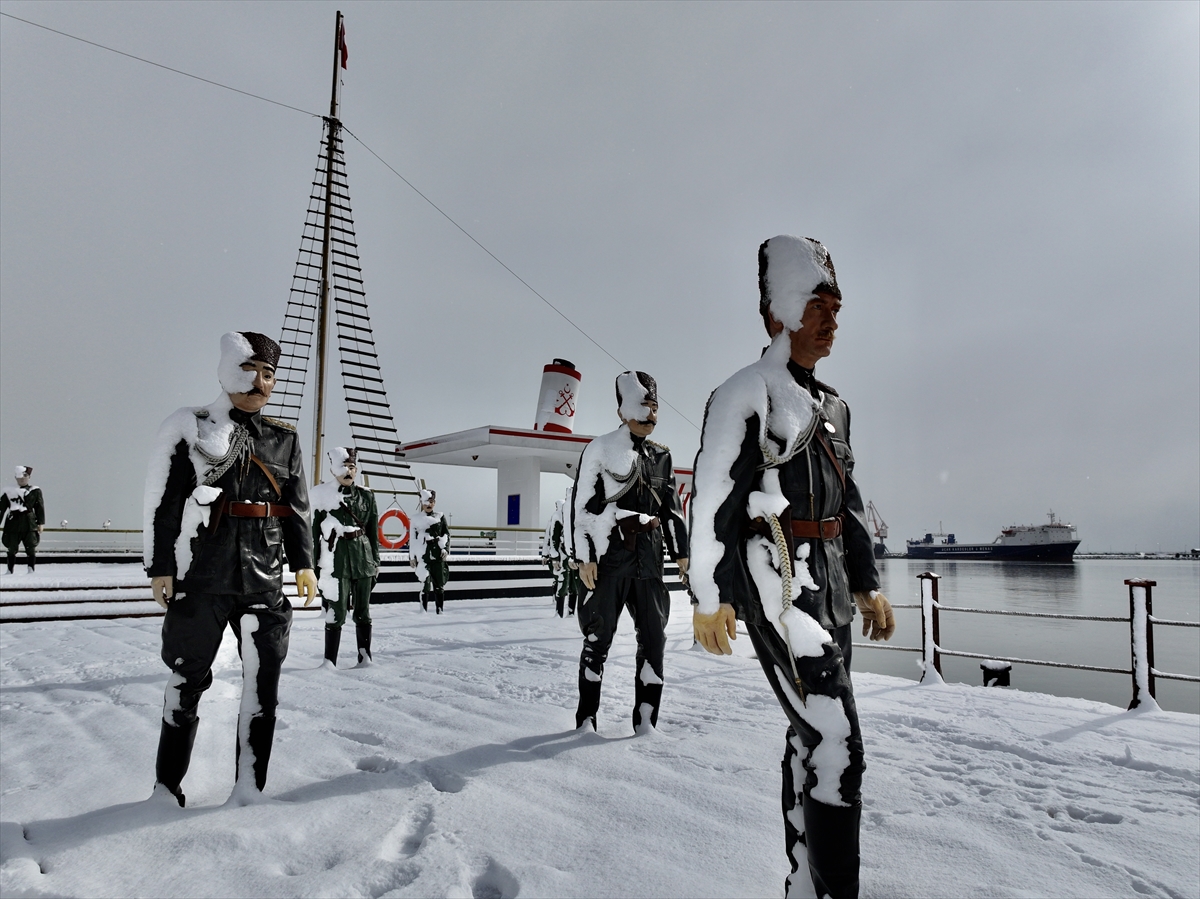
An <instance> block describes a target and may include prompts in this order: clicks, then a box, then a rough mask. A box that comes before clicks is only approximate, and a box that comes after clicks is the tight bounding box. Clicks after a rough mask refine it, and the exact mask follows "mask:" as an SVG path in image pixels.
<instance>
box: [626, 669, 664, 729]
mask: <svg viewBox="0 0 1200 899" xmlns="http://www.w3.org/2000/svg"><path fill="white" fill-rule="evenodd" d="M643 664H645V663H644V662H643ZM662 689H663V685H662V684H643V683H642V679H641V678H640V677H639V678H638V679H637V680H635V681H634V682H633V729H634V730H637V729H638V728H640V727H641V726H642V725H643V724H644V723H645V719H644V718H643V717H642V706H643V705H649V706H650V722H649V723H650V726H651V727H658V707H659V705H660V704H661V703H662Z"/></svg>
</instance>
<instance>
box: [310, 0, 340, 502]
mask: <svg viewBox="0 0 1200 899" xmlns="http://www.w3.org/2000/svg"><path fill="white" fill-rule="evenodd" d="M342 27H343V26H342V13H341V10H338V14H337V24H336V26H335V27H334V29H333V86H332V88H331V89H330V97H329V116H328V118H326V120H325V123H326V126H327V135H326V137H327V144H326V147H325V225H324V229H323V232H322V241H321V303H320V308H319V309H318V311H317V401H316V408H315V410H314V421H313V469H312V470H313V474H312V478H313V484H314V486H315V485H316V484H319V483H321V471H322V469H323V468H324V466H323V465H322V464H321V444H322V442H323V440H324V439H325V356H326V347H327V344H328V336H329V297H330V293H331V292H332V284H331V283H330V275H329V263H330V255H329V251H330V240H329V237H330V228H331V225H332V220H331V213H332V211H333V210H332V209H331V205H332V203H333V153H334V148H335V147H336V146H337V135H338V131H339V130H340V128H341V124H342V123H341V122H340V121H339V120H338V64H339V63H340V62H341V61H342V42H343V40H344V38H343V36H342Z"/></svg>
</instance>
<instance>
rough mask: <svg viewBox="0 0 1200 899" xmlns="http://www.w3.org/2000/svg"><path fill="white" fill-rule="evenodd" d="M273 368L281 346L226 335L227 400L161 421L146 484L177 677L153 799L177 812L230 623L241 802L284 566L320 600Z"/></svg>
mask: <svg viewBox="0 0 1200 899" xmlns="http://www.w3.org/2000/svg"><path fill="white" fill-rule="evenodd" d="M278 360H279V346H278V344H276V343H275V341H273V340H271V339H270V338H269V337H267V336H265V335H263V334H258V333H255V332H253V331H231V332H229V333H228V334H226V335H224V336H223V337H222V338H221V362H220V365H219V366H218V368H217V376H218V379H219V381H220V383H221V390H222V392H221V395H220V396H218V397H217V398H216V399H215V400H213V402H211V403H209V404H208V405H207V406H187V407H184V408H182V409H179V410H178V411H176V412H175V413H174V414H173V415H171V416H170V417H169V418H168V419H167V420H166V421H165V422H163V425H162V427H161V428H160V429H159V432H158V439H157V442H156V444H155V448H154V452H153V454H152V456H151V459H150V470H149V472H148V473H147V475H146V503H145V523H144V526H143V535H144V541H145V547H144V552H145V565H146V571H147V573H148V574H149V575H150V578H151V582H150V583H151V587H152V590H153V593H154V598H155V600H156V601H157V602H158V604H159V605H161V606H162V607H163V608H165V609H166V610H167V614H166V617H165V618H164V620H163V628H162V659H163V661H164V662H166V664H167V667H169V668H170V669H171V677H170V679H169V680H168V681H167V690H166V700H165V702H164V705H163V720H162V732H161V735H160V737H159V742H158V759H157V763H156V765H155V780H156V783H155V786H154V792H155V794H159V793H163V794H170V795H172V796H173V797H174V799H173V801H178V803H179V804H180V805H181V806H182V805H183V804H184V795H183V791H182V790H181V789H180V783H181V782H182V780H183V776H184V775H185V774H186V773H187V769H188V763H189V761H190V759H191V754H192V744H193V742H194V741H195V739H196V726H197V723H198V720H199V719H198V718H197V717H196V707H197V705H198V704H199V702H200V696H201V694H203V693H204V691H205V690H207V689H208V688H209V686H211V685H212V664H213V660H214V659H215V658H216V655H217V650H218V649H219V648H220V646H221V638H222V635H223V633H224V631H225V626H226V625H229V627H230V628H232V630H233V633H234V636H235V637H236V638H237V641H238V652H239V653H240V655H241V657H242V672H243V683H242V701H241V709H240V712H239V715H238V732H237V755H236V760H237V761H236V764H237V772H236V786H235V787H234V793H233V798H234V800H235V801H236V802H238V803H243V804H244V803H247V802H254V801H256V800H257V799H258V797H259V796H261V794H262V790H263V787H264V786H265V784H266V780H267V765H268V763H269V761H270V758H271V744H272V742H273V740H274V734H275V709H276V706H277V704H278V688H279V672H280V668H281V667H282V666H283V660H284V657H285V656H286V655H287V650H288V635H289V633H290V631H291V626H292V606H291V603H290V602H289V601H288V599H287V597H285V596H284V595H283V561H284V557H285V556H286V557H287V562H288V565H289V566H290V568H291V570H292V571H293V572H295V576H296V587H297V590H298V591H299V592H300V594H302V595H303V596H304V598H305V599H304V604H305V605H309V604H310V603H311V602H312V601H313V600H314V599H315V598H316V593H317V580H316V576H315V575H314V573H313V570H312V567H313V561H312V531H311V529H310V526H309V508H308V487H307V485H306V482H305V479H304V465H303V463H302V461H301V447H300V440H299V438H298V437H297V435H296V431H295V429H294V428H293V427H292V426H291V425H289V424H286V423H284V422H281V421H276V420H274V419H271V418H266V417H264V416H263V414H262V408H263V406H265V405H266V404H267V400H268V399H269V398H270V396H271V390H272V388H273V387H274V386H275V365H276V363H277V362H278Z"/></svg>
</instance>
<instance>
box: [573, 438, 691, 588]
mask: <svg viewBox="0 0 1200 899" xmlns="http://www.w3.org/2000/svg"><path fill="white" fill-rule="evenodd" d="M674 472H675V469H674V467H673V466H672V463H671V451H670V450H669V449H667V448H666V447H665V446H663V445H662V444H660V443H655V442H654V441H653V440H646V439H643V438H640V437H635V436H634V435H633V434H632V433H630V431H629V428H628V426H626V425H622V426H621V427H620V428H618V429H617V430H616V431H612V432H610V433H608V434H605V435H603V436H602V437H597V438H596V439H595V440H593V441H592V442H591V443H589V444H588V445H587V447H586V448H585V449H584V451H583V455H582V456H581V457H580V460H579V469H578V472H577V474H576V482H575V495H574V500H573V502H572V503H571V530H572V532H573V534H574V537H575V540H574V544H575V553H576V558H578V560H579V561H580V563H584V564H586V563H588V562H596V563H597V564H598V566H599V573H600V575H601V576H602V577H606V578H611V577H618V578H622V577H625V578H659V579H661V578H662V576H663V548H664V543H665V546H666V550H667V552H668V553H670V556H671V558H672V559H679V558H681V557H685V556H687V554H688V536H687V525H686V523H685V522H684V519H683V509H682V506H681V505H680V502H679V493H678V491H677V490H676V486H675V473H674ZM628 512H632V513H635V514H633V515H632V516H629V515H626V514H624V513H628ZM653 518H657V519H658V521H659V526H658V527H651V528H649V529H644V530H638V529H637V527H638V525H636V524H634V523H635V522H637V523H641V525H642V526H643V527H645V525H646V524H647V521H646V520H647V519H653ZM622 522H624V526H623V525H622Z"/></svg>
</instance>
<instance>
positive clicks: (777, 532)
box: [770, 515, 808, 705]
mask: <svg viewBox="0 0 1200 899" xmlns="http://www.w3.org/2000/svg"><path fill="white" fill-rule="evenodd" d="M770 522H771V536H772V537H774V538H775V551H776V552H778V553H779V576H780V577H781V578H782V579H783V585H782V586H783V609H782V610H781V611H780V612H779V626H780V627H782V628H783V639H784V642H786V643H787V654H788V661H789V662H791V663H792V681H793V682H794V683H795V684H796V687H797V689H799V691H800V701H801V702H802V703H804V704H805V705H808V703H807V702H805V696H804V686H803V684H802V683H801V682H800V674H799V673H798V672H797V671H796V654H795V653H794V652H793V651H792V638H791V634H790V633H789V632H788V626H787V622H785V621H784V620H783V616H784V615H785V614H786V613H787V610H788V609H790V608H791V607H792V557H791V555H790V554H789V553H788V547H787V538H785V537H784V535H783V526H782V525H781V524H780V523H779V516H777V515H772V516H771V517H770Z"/></svg>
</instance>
